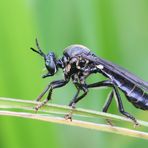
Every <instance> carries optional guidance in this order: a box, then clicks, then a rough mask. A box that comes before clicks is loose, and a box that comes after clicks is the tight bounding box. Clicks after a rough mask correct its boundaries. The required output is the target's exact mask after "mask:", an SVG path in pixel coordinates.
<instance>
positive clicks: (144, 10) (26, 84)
mask: <svg viewBox="0 0 148 148" xmlns="http://www.w3.org/2000/svg"><path fill="white" fill-rule="evenodd" d="M36 37H37V38H38V40H39V42H40V46H41V47H42V48H43V49H44V51H45V52H48V51H54V52H55V53H56V55H57V57H60V56H62V52H63V49H64V48H65V47H66V46H68V45H70V44H75V43H77V44H83V45H85V46H87V47H89V48H90V49H91V50H92V52H94V53H96V54H97V55H99V56H100V57H103V58H105V59H108V60H110V61H112V62H114V63H118V64H119V65H122V66H123V67H126V68H127V69H129V70H130V71H131V72H133V73H135V74H136V75H138V76H140V77H141V78H143V79H144V80H148V76H147V75H148V68H147V63H148V1H146V0H124V1H123V0H109V1H108V0H13V1H10V0H5V1H4V0H3V1H1V2H0V96H3V97H11V98H19V99H26V100H34V99H35V98H36V97H37V95H39V93H40V92H41V91H42V90H43V89H44V87H45V86H46V85H47V84H48V83H49V82H50V81H52V80H55V79H60V78H62V77H63V76H62V72H61V71H60V72H59V73H58V74H57V75H56V76H54V77H51V78H48V79H42V78H41V75H42V73H43V72H42V69H43V67H44V66H43V64H44V62H43V60H42V58H40V57H39V56H38V55H36V54H34V53H33V52H32V51H31V50H30V49H29V48H30V47H35V38H36ZM100 79H102V76H101V77H100V75H97V76H92V78H90V79H89V80H88V81H89V82H94V81H97V80H98V81H99V80H100ZM74 89H75V88H74V86H73V85H72V84H71V83H69V84H68V85H67V86H65V87H63V88H60V89H57V90H55V91H54V93H53V98H54V99H53V101H52V102H53V103H57V104H65V105H66V104H68V103H69V101H70V100H71V98H72V96H73V95H74ZM108 92H109V89H106V90H103V89H101V90H90V92H89V94H88V95H87V97H85V99H84V100H82V101H81V102H79V103H78V105H77V106H78V107H82V108H88V109H93V110H101V108H102V106H103V104H104V102H105V98H106V96H107V93H108ZM122 98H123V102H124V105H125V109H126V110H127V111H129V112H130V113H131V114H133V115H134V116H135V117H136V118H138V119H142V120H146V121H148V118H147V112H145V111H142V110H138V109H136V108H134V107H133V106H132V104H130V103H129V102H128V101H127V99H125V97H124V95H123V94H122ZM109 111H110V112H112V113H116V114H119V113H118V111H117V108H116V104H115V102H113V103H112V105H111V108H110V110H109ZM121 124H122V125H124V124H125V123H120V125H121ZM125 126H128V125H126V124H125ZM131 126H132V125H130V127H131ZM147 144H148V141H146V140H141V139H135V138H130V137H126V136H119V135H115V134H109V133H104V132H96V131H93V130H87V129H82V128H77V127H69V126H64V125H57V124H53V123H45V122H40V121H36V120H31V119H22V118H15V117H0V148H10V147H11V148H26V147H28V148H41V147H42V148H44V147H49V148H59V147H60V148H69V147H70V148H76V147H77V148H81V147H85V148H90V147H91V148H97V147H110V148H116V147H120V148H139V147H140V146H142V147H147Z"/></svg>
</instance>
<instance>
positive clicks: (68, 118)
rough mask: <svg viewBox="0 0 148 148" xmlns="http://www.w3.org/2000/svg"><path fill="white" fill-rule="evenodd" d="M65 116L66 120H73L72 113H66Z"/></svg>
mask: <svg viewBox="0 0 148 148" xmlns="http://www.w3.org/2000/svg"><path fill="white" fill-rule="evenodd" d="M64 118H65V120H70V121H72V113H69V114H66V115H65V116H64Z"/></svg>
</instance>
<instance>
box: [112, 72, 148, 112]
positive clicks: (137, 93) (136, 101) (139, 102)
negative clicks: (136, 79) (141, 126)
mask: <svg viewBox="0 0 148 148" xmlns="http://www.w3.org/2000/svg"><path fill="white" fill-rule="evenodd" d="M114 82H115V84H116V85H117V86H118V88H119V89H120V90H121V91H122V92H123V93H124V94H125V96H126V97H127V99H128V101H130V102H131V103H132V104H133V105H134V106H135V107H137V108H140V109H142V110H148V94H147V93H146V92H145V91H144V90H143V89H141V88H140V87H138V86H137V85H136V84H134V83H132V82H130V81H129V80H127V79H125V78H123V77H121V76H119V75H116V74H114Z"/></svg>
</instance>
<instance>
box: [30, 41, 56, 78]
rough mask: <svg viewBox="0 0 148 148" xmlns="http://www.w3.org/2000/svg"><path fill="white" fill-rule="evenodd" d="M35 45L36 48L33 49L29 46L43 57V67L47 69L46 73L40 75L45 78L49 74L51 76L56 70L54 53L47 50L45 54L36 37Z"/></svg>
mask: <svg viewBox="0 0 148 148" xmlns="http://www.w3.org/2000/svg"><path fill="white" fill-rule="evenodd" d="M36 46H37V48H38V50H35V49H34V48H31V50H32V51H34V52H36V53H38V54H39V55H40V56H42V57H43V58H44V61H45V67H46V69H47V71H48V72H47V74H44V75H43V76H42V77H43V78H46V77H49V76H53V75H54V74H55V73H56V72H57V70H58V69H57V63H56V57H55V54H54V53H53V52H49V53H48V54H45V53H44V52H43V51H42V50H41V48H40V46H39V44H38V41H37V39H36Z"/></svg>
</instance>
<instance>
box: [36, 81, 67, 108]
mask: <svg viewBox="0 0 148 148" xmlns="http://www.w3.org/2000/svg"><path fill="white" fill-rule="evenodd" d="M67 83H68V80H57V81H53V82H51V83H50V84H49V85H48V87H49V93H48V96H47V98H46V100H45V101H43V102H42V103H41V104H38V105H37V106H36V107H35V110H36V111H37V110H38V109H39V108H41V107H42V106H43V105H45V104H46V103H47V102H48V101H49V100H50V99H51V95H52V91H53V89H55V88H59V87H62V86H64V85H66V84H67ZM46 90H47V89H46ZM44 92H45V91H44ZM46 92H47V91H46Z"/></svg>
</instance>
